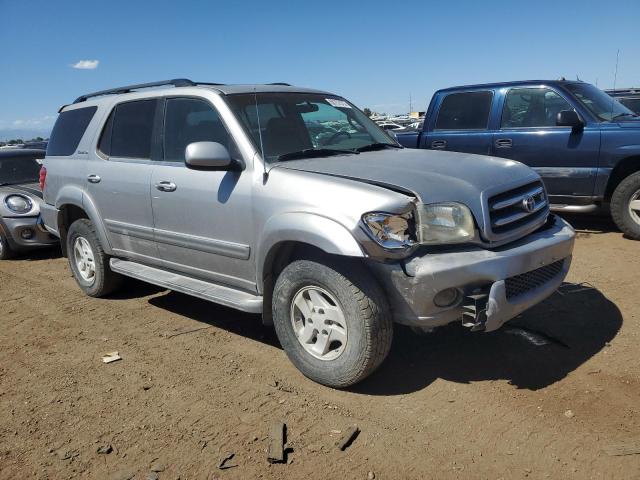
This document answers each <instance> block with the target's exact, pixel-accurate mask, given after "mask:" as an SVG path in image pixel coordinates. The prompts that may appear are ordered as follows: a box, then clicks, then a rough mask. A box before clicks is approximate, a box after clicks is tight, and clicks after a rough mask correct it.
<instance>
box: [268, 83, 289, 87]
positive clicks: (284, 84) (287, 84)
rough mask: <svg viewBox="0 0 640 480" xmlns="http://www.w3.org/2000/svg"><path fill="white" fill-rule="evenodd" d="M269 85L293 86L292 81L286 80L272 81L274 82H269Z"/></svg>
mask: <svg viewBox="0 0 640 480" xmlns="http://www.w3.org/2000/svg"><path fill="white" fill-rule="evenodd" d="M267 85H283V86H285V87H290V86H291V84H290V83H285V82H272V83H267Z"/></svg>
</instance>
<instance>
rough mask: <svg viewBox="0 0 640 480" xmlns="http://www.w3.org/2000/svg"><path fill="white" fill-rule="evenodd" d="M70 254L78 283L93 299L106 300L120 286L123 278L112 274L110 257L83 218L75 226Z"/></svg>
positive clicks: (69, 241) (69, 235) (69, 239)
mask: <svg viewBox="0 0 640 480" xmlns="http://www.w3.org/2000/svg"><path fill="white" fill-rule="evenodd" d="M67 252H69V266H70V267H71V271H72V272H73V276H74V277H75V279H76V282H77V283H78V285H79V286H80V288H81V289H82V290H83V291H84V293H86V294H87V295H89V296H90V297H104V296H105V295H108V294H109V293H111V292H113V291H115V290H116V289H117V288H118V287H119V286H120V284H121V282H122V276H121V275H118V274H117V273H115V272H113V271H111V268H110V267H109V256H108V255H107V254H106V253H104V250H103V249H102V245H100V240H98V235H97V234H96V231H95V229H94V227H93V224H92V223H91V221H90V220H87V219H85V218H81V219H80V220H76V221H75V222H73V223H72V224H71V227H69V232H68V233H67Z"/></svg>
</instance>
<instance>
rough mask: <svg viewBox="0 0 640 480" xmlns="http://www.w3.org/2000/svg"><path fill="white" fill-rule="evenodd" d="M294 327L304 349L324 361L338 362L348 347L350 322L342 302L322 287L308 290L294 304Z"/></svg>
mask: <svg viewBox="0 0 640 480" xmlns="http://www.w3.org/2000/svg"><path fill="white" fill-rule="evenodd" d="M291 323H292V325H293V331H294V332H295V334H296V338H297V339H298V342H300V345H302V347H303V348H304V349H305V350H306V351H307V353H309V354H311V355H313V356H314V357H315V358H318V359H320V360H334V359H336V358H338V357H339V356H340V355H341V354H342V352H343V351H344V349H345V347H346V345H347V322H346V321H345V318H344V313H343V311H342V308H341V307H340V304H339V303H338V301H337V300H336V299H335V298H334V297H333V295H331V294H330V293H329V292H327V291H326V290H324V289H322V288H320V287H305V288H302V289H300V290H299V291H298V293H296V294H295V295H294V297H293V301H292V303H291Z"/></svg>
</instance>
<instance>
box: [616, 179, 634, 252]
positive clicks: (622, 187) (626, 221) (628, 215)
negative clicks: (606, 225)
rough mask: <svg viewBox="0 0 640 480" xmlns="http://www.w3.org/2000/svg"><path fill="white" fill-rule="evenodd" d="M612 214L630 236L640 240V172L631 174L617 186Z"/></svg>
mask: <svg viewBox="0 0 640 480" xmlns="http://www.w3.org/2000/svg"><path fill="white" fill-rule="evenodd" d="M611 216H612V217H613V221H614V222H615V223H616V225H617V226H618V228H619V229H620V230H622V231H623V232H624V233H625V234H626V235H627V236H628V237H629V238H632V239H633V240H640V172H636V173H634V174H632V175H629V176H628V177H627V178H625V179H624V180H623V181H622V182H620V184H619V185H618V186H617V187H616V189H615V191H614V192H613V196H612V197H611Z"/></svg>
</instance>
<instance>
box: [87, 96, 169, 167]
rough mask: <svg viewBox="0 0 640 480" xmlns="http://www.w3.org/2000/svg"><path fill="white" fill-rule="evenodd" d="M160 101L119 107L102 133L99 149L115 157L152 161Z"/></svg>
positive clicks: (111, 115) (145, 101) (110, 116)
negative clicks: (155, 118)
mask: <svg viewBox="0 0 640 480" xmlns="http://www.w3.org/2000/svg"><path fill="white" fill-rule="evenodd" d="M157 103H158V102H157V100H156V99H152V100H139V101H135V102H126V103H121V104H119V105H116V107H115V109H114V110H113V111H112V112H111V114H110V115H109V118H108V120H107V123H106V124H105V126H104V129H103V131H102V136H101V137H100V141H99V143H98V148H99V149H100V151H101V152H102V153H104V154H105V155H107V156H111V157H124V158H143V159H148V158H151V138H152V135H153V122H154V117H155V113H156V105H157Z"/></svg>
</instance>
